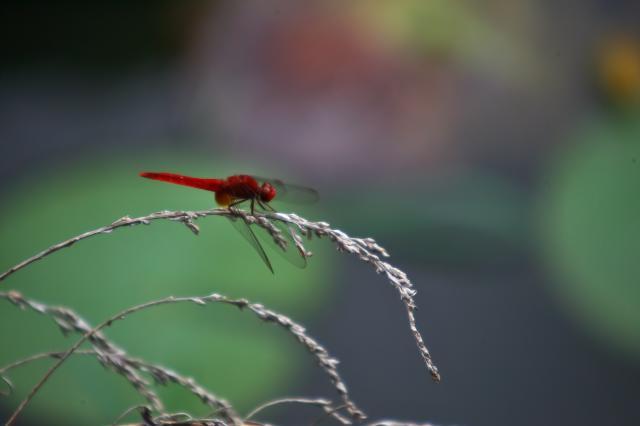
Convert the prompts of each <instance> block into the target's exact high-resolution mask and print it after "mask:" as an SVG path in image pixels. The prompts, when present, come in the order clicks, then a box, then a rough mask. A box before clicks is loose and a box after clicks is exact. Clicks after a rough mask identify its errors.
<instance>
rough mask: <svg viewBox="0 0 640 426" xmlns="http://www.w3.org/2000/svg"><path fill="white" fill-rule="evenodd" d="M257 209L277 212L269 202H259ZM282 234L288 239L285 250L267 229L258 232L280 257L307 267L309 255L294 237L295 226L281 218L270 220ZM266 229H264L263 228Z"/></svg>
mask: <svg viewBox="0 0 640 426" xmlns="http://www.w3.org/2000/svg"><path fill="white" fill-rule="evenodd" d="M255 208H256V210H257V211H261V212H275V210H274V209H273V207H271V206H270V205H269V204H267V203H263V202H258V203H257V205H256V206H255ZM270 222H271V223H272V224H273V225H274V226H275V227H276V228H278V230H279V231H280V233H281V234H282V236H283V237H284V238H286V240H287V248H286V250H283V249H282V247H280V246H278V245H277V244H276V243H275V242H274V241H273V238H272V237H271V236H270V235H269V234H268V233H267V232H266V231H265V232H260V233H258V237H259V238H260V239H261V240H262V242H263V243H264V244H265V245H267V246H268V247H271V248H272V250H271V251H275V252H276V253H277V254H278V255H279V256H280V257H282V258H283V259H285V260H286V261H287V262H289V263H291V264H292V265H294V266H297V267H298V268H305V267H306V266H307V256H306V253H302V252H301V249H299V248H298V244H296V241H295V239H294V237H293V235H294V232H295V231H294V228H293V226H292V225H290V224H288V223H286V222H282V221H279V220H271V221H270ZM263 231H264V230H263Z"/></svg>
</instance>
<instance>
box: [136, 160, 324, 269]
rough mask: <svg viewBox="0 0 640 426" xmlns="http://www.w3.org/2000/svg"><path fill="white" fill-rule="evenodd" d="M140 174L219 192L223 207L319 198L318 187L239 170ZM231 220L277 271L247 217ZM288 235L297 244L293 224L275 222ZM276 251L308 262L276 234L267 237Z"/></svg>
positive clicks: (264, 209)
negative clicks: (217, 174)
mask: <svg viewBox="0 0 640 426" xmlns="http://www.w3.org/2000/svg"><path fill="white" fill-rule="evenodd" d="M140 176H142V177H144V178H147V179H152V180H157V181H161V182H168V183H173V184H176V185H182V186H188V187H191V188H197V189H202V190H205V191H211V192H214V193H215V200H216V203H217V204H218V205H219V206H221V207H226V208H232V207H236V206H239V205H242V204H246V203H249V206H250V210H251V214H252V215H253V214H254V213H255V212H256V211H258V212H261V213H269V212H275V211H276V210H275V209H274V208H273V207H272V206H271V205H270V203H271V202H272V201H274V200H277V201H285V202H292V203H298V204H310V203H314V202H316V201H318V198H319V197H318V192H317V191H315V190H314V189H311V188H307V187H304V186H299V185H290V184H286V183H284V182H283V181H282V180H280V179H271V178H265V177H258V176H253V175H244V174H238V175H233V176H228V177H226V178H222V179H217V178H199V177H191V176H185V175H181V174H176V173H166V172H142V173H140ZM230 220H231V224H232V225H233V226H234V228H236V230H238V232H240V234H241V235H242V236H243V237H244V238H245V239H246V240H247V241H248V242H249V244H251V246H252V247H253V248H254V249H255V250H256V252H257V253H258V255H259V256H260V258H261V259H262V261H263V262H264V263H265V265H267V268H269V270H270V271H271V273H274V271H273V265H272V264H271V261H270V260H269V257H268V256H267V253H266V252H265V250H264V247H263V246H262V244H261V243H260V241H259V240H258V238H257V237H256V234H255V233H254V232H253V230H252V229H251V227H250V226H249V225H248V224H247V223H245V221H244V220H236V219H235V218H232V219H230ZM272 223H273V224H274V225H275V226H276V227H278V229H279V230H280V231H281V233H282V235H283V236H284V237H285V238H286V239H287V241H288V245H289V247H296V245H295V242H294V240H293V236H292V232H293V230H292V229H291V228H290V227H289V225H287V224H285V223H283V222H280V221H273V222H272ZM266 241H267V243H268V244H269V245H270V246H276V247H274V250H275V251H276V253H278V254H280V255H282V257H284V258H285V259H286V260H288V261H289V262H290V263H292V264H293V265H295V266H297V267H299V268H304V267H305V266H306V265H307V256H306V255H305V254H302V253H297V250H285V249H283V248H282V247H279V246H277V245H276V244H275V243H274V241H273V239H272V238H268V239H266Z"/></svg>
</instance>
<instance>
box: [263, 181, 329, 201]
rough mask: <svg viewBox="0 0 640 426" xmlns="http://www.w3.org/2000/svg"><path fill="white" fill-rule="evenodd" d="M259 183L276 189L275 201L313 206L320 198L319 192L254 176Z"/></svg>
mask: <svg viewBox="0 0 640 426" xmlns="http://www.w3.org/2000/svg"><path fill="white" fill-rule="evenodd" d="M252 177H253V178H254V179H256V180H257V181H258V182H269V183H270V184H271V185H273V187H274V188H275V189H276V198H275V199H274V201H284V202H286V203H294V204H313V203H315V202H317V201H318V200H319V199H320V197H319V195H318V191H316V190H315V189H312V188H307V187H306V186H300V185H291V184H289V183H284V182H283V181H281V180H280V179H273V178H266V177H260V176H252Z"/></svg>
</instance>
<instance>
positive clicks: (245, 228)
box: [229, 218, 274, 274]
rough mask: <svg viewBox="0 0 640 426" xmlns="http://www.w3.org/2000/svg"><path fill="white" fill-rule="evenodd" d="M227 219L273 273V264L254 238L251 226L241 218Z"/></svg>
mask: <svg viewBox="0 0 640 426" xmlns="http://www.w3.org/2000/svg"><path fill="white" fill-rule="evenodd" d="M229 221H230V222H231V224H232V225H233V227H234V228H236V230H237V231H238V232H239V233H240V234H241V235H242V236H243V237H244V238H245V239H246V240H247V241H248V242H249V244H251V247H253V248H254V249H255V250H256V251H257V252H258V255H259V256H260V258H261V259H262V261H263V262H264V263H265V265H267V268H269V270H270V271H271V273H272V274H273V273H274V272H273V266H271V261H269V258H268V257H267V253H265V251H264V248H263V247H262V244H260V241H258V238H256V234H255V233H254V232H253V230H252V229H251V227H250V226H249V225H247V224H246V223H245V221H244V220H242V219H235V220H234V219H231V218H230V219H229Z"/></svg>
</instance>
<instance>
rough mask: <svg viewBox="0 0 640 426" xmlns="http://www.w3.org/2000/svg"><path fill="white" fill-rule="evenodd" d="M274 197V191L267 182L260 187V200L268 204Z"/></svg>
mask: <svg viewBox="0 0 640 426" xmlns="http://www.w3.org/2000/svg"><path fill="white" fill-rule="evenodd" d="M275 196H276V189H275V188H274V187H273V185H271V184H270V183H269V182H265V183H263V184H262V187H260V200H262V201H264V202H266V203H268V202H269V201H271V200H273V199H274V198H275Z"/></svg>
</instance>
